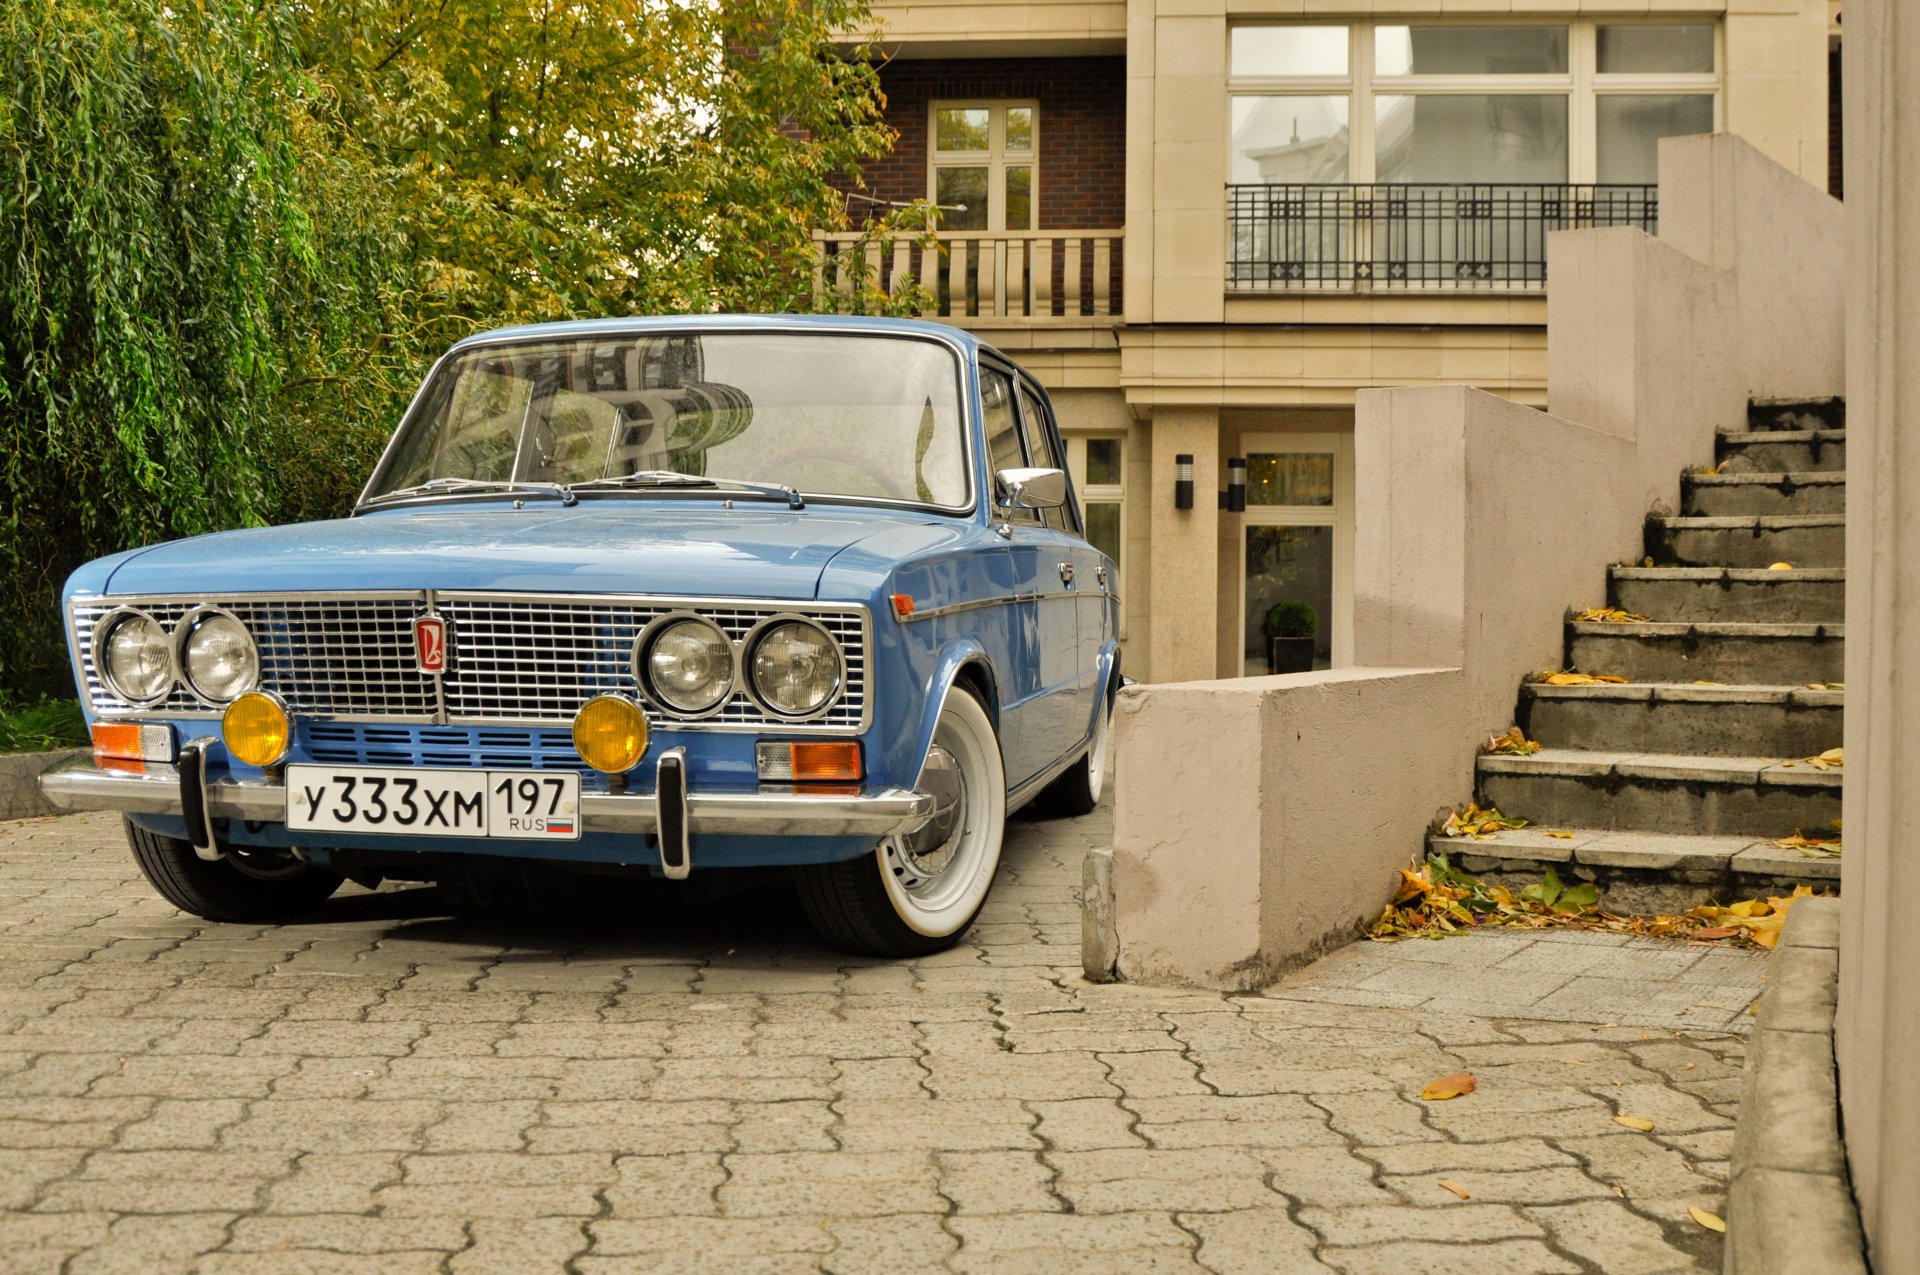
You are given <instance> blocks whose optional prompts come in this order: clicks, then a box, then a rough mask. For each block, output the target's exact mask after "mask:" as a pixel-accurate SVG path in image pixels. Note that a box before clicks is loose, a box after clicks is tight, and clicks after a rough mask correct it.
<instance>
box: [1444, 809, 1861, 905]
mask: <svg viewBox="0 0 1920 1275" xmlns="http://www.w3.org/2000/svg"><path fill="white" fill-rule="evenodd" d="M1809 831H1810V832H1811V831H1812V830H1811V829H1809ZM1549 832H1557V833H1559V834H1561V835H1559V836H1549V835H1548V833H1549ZM1427 848H1428V849H1429V850H1430V851H1431V852H1432V853H1434V854H1444V855H1446V856H1447V859H1448V861H1449V862H1451V863H1453V864H1454V865H1455V866H1456V867H1459V868H1462V869H1464V870H1466V871H1468V872H1471V873H1473V874H1474V875H1475V876H1477V877H1481V878H1482V879H1486V880H1491V881H1494V882H1497V883H1498V884H1501V885H1506V886H1509V887H1520V886H1525V885H1531V884H1533V883H1534V882H1535V881H1538V880H1540V879H1541V878H1542V877H1543V876H1544V875H1545V874H1546V870H1547V869H1548V868H1552V869H1553V870H1554V871H1555V873H1557V874H1558V875H1559V877H1560V880H1561V881H1562V882H1563V883H1565V884H1567V885H1572V884H1574V883H1575V882H1578V881H1592V882H1594V883H1595V884H1597V885H1598V886H1599V887H1600V906H1601V907H1603V908H1606V909H1607V910H1608V911H1610V912H1622V913H1638V914H1642V915H1646V914H1657V913H1667V914H1673V913H1678V912H1684V911H1686V910H1687V909H1688V908H1692V907H1698V906H1699V905H1700V904H1702V903H1708V902H1718V903H1730V902H1732V901H1734V900H1735V899H1749V898H1757V897H1761V896H1764V895H1770V894H1786V893H1788V892H1789V891H1790V890H1792V888H1793V887H1794V886H1795V885H1801V884H1804V885H1811V886H1813V887H1814V888H1816V889H1821V888H1835V887H1838V886H1839V884H1840V860H1839V859H1837V858H1823V857H1815V856H1810V855H1806V854H1803V853H1802V852H1800V851H1798V850H1793V849H1786V848H1782V847H1780V846H1776V845H1773V844H1772V843H1771V841H1770V840H1768V839H1756V838H1753V837H1748V836H1739V835H1735V836H1722V837H1702V836H1693V835H1687V834H1681V833H1668V832H1634V831H1627V832H1619V831H1610V830H1608V829H1605V828H1553V829H1548V828H1543V827H1539V826H1535V827H1528V828H1517V829H1515V830H1513V831H1511V832H1502V833H1500V834H1498V835H1497V836H1493V837H1489V838H1487V839H1486V840H1483V841H1472V840H1467V839H1465V838H1459V837H1442V836H1439V835H1437V834H1436V835H1434V836H1432V837H1429V838H1428V839H1427Z"/></svg>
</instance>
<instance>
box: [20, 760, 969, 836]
mask: <svg viewBox="0 0 1920 1275" xmlns="http://www.w3.org/2000/svg"><path fill="white" fill-rule="evenodd" d="M40 794H41V795H42V796H43V797H45V798H46V799H47V802H48V804H50V805H52V806H53V807H54V808H55V809H58V810H120V811H124V812H126V813H128V814H136V815H181V814H183V813H184V810H183V806H182V802H181V796H180V772H179V771H178V770H177V769H176V768H175V767H172V766H167V765H159V764H156V763H153V762H148V763H147V766H146V771H145V773H144V774H138V775H132V774H126V773H123V772H119V771H108V770H102V769H100V768H99V767H98V766H96V765H94V764H93V761H92V759H91V758H87V757H76V758H75V759H74V760H72V761H70V762H68V763H66V764H65V765H62V766H58V767H56V768H54V769H52V770H49V771H47V772H46V773H44V774H42V775H41V776H40ZM934 808H935V801H934V797H933V794H931V793H924V792H915V791H913V790H911V789H906V788H891V789H887V790H886V791H884V792H878V793H866V794H860V795H857V796H848V795H844V794H837V793H818V794H816V793H809V792H806V791H805V790H804V789H796V788H762V789H760V790H759V791H757V792H741V791H732V792H699V791H693V792H689V793H688V794H687V815H688V822H689V824H690V825H691V831H692V832H693V833H694V834H696V835H697V834H701V833H706V834H710V835H729V836H770V837H778V836H796V837H831V836H855V835H858V836H865V837H872V838H874V839H875V840H876V841H877V840H879V839H880V838H881V837H889V836H893V835H894V834H895V833H903V832H913V831H915V830H917V829H918V828H919V827H920V826H921V825H922V824H924V823H926V822H927V820H929V819H931V818H932V817H933V815H934ZM207 813H208V814H209V815H210V816H211V817H212V818H215V819H245V820H251V821H252V822H254V823H284V822H286V818H287V797H286V787H285V785H283V784H281V783H279V782H277V781H275V780H272V779H251V780H240V779H216V780H210V781H209V782H208V783H207ZM580 822H581V827H582V828H583V829H584V830H585V831H587V832H622V833H647V832H655V831H657V830H658V828H659V822H660V821H659V812H658V808H657V806H656V804H655V802H654V799H653V794H652V793H606V792H583V793H581V794H580Z"/></svg>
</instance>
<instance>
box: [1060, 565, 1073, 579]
mask: <svg viewBox="0 0 1920 1275" xmlns="http://www.w3.org/2000/svg"><path fill="white" fill-rule="evenodd" d="M1060 583H1062V584H1072V583H1073V564H1072V563H1071V562H1063V563H1061V564H1060Z"/></svg>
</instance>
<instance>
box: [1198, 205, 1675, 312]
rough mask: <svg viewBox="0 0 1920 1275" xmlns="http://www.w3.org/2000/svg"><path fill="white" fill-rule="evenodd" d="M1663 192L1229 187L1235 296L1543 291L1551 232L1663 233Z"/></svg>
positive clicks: (1230, 275) (1229, 242)
mask: <svg viewBox="0 0 1920 1275" xmlns="http://www.w3.org/2000/svg"><path fill="white" fill-rule="evenodd" d="M1659 220H1660V204H1659V188H1658V187H1656V186H1651V185H1648V186H1639V185H1634V186H1624V185H1621V186H1565V185H1540V184H1533V183H1527V184H1519V183H1479V182H1475V183H1457V184H1456V183H1404V184H1403V183H1391V184H1375V185H1364V186H1348V185H1331V184H1323V183H1289V184H1274V185H1234V186H1228V187H1227V287H1228V288H1229V289H1232V290H1236V291H1237V290H1248V291H1324V292H1355V291H1370V292H1381V291H1412V290H1444V291H1460V290H1469V291H1474V290H1478V291H1508V292H1525V291H1537V290H1538V289H1540V288H1542V287H1544V286H1545V284H1546V281H1547V232H1549V231H1553V230H1576V229H1581V228H1585V227H1593V226H1637V227H1639V228H1640V229H1642V230H1644V231H1647V232H1648V233H1649V234H1651V233H1653V232H1654V231H1655V230H1657V229H1658V228H1659Z"/></svg>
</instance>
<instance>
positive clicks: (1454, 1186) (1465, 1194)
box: [1440, 1178, 1473, 1200]
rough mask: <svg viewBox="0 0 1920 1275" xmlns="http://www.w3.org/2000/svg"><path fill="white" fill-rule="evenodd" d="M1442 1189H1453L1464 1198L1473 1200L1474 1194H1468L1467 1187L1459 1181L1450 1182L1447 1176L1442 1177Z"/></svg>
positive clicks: (1452, 1190)
mask: <svg viewBox="0 0 1920 1275" xmlns="http://www.w3.org/2000/svg"><path fill="white" fill-rule="evenodd" d="M1440 1189H1441V1190H1443V1191H1451V1192H1453V1193H1454V1194H1455V1195H1457V1196H1459V1197H1460V1198H1461V1199H1463V1200H1471V1199H1472V1198H1473V1196H1472V1195H1470V1194H1468V1192H1467V1188H1465V1187H1463V1186H1461V1185H1460V1184H1459V1183H1458V1182H1449V1181H1447V1179H1445V1178H1441V1179H1440Z"/></svg>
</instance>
